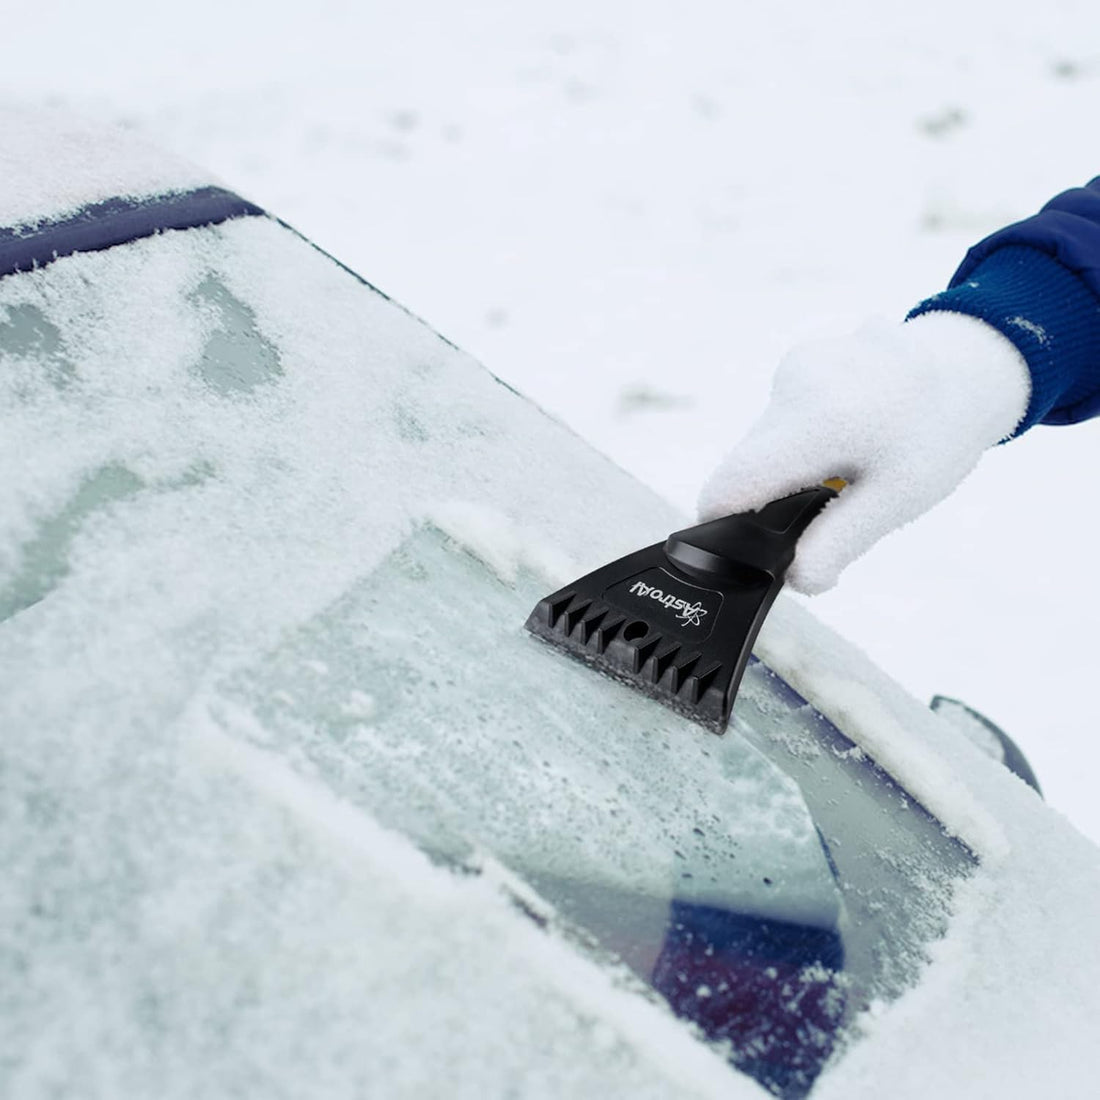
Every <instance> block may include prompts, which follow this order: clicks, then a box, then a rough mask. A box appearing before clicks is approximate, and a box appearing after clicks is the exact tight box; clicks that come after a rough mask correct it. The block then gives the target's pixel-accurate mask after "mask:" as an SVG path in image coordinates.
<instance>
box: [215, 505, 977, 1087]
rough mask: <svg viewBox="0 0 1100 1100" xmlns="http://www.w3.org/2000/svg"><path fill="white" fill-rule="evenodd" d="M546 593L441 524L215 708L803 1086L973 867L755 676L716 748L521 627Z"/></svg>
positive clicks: (789, 699) (934, 827) (825, 726)
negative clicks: (498, 572)
mask: <svg viewBox="0 0 1100 1100" xmlns="http://www.w3.org/2000/svg"><path fill="white" fill-rule="evenodd" d="M539 594H540V592H539V581H538V578H536V577H534V576H532V575H531V574H530V573H528V572H526V571H521V572H520V573H519V575H518V576H517V577H516V578H515V580H514V581H513V582H511V583H506V582H504V581H502V580H501V579H500V578H499V577H497V576H495V575H494V574H493V572H492V571H491V570H489V569H488V568H486V566H485V564H484V563H483V562H481V561H480V560H479V559H478V558H477V557H476V556H474V554H472V553H470V552H468V551H467V550H465V549H464V548H463V546H462V545H461V544H460V543H459V542H457V541H456V540H454V539H452V538H450V537H448V536H447V535H446V534H445V533H444V532H443V531H441V530H440V529H439V528H437V527H435V526H433V525H431V524H426V525H424V526H422V527H420V528H419V529H418V530H417V531H416V532H415V533H414V534H413V535H412V536H410V537H409V538H408V539H407V540H406V541H405V542H404V543H403V544H402V545H401V546H400V547H399V548H398V549H397V550H396V551H395V552H394V553H393V554H391V555H390V556H389V557H388V558H387V559H386V560H385V561H384V562H383V563H382V564H381V565H380V567H379V568H378V569H376V570H375V571H374V572H373V573H371V574H370V575H369V576H368V577H366V578H364V579H363V580H361V581H360V582H359V583H358V584H357V585H356V586H354V587H353V588H351V589H350V590H348V591H347V592H346V593H344V594H343V595H342V596H341V598H340V599H339V600H338V601H337V602H336V603H335V604H334V605H333V606H331V607H330V608H328V609H327V610H326V611H325V612H324V613H323V614H321V615H319V616H318V617H316V618H315V619H314V620H312V621H311V622H309V623H308V624H306V625H305V626H304V627H303V628H302V629H301V630H300V631H298V632H296V633H295V634H294V635H293V636H292V637H290V638H288V639H287V640H286V641H285V642H284V643H283V644H282V645H280V646H279V647H278V649H277V650H275V651H274V652H273V653H271V654H269V655H268V656H267V657H266V658H265V660H264V661H263V662H262V663H261V664H260V665H258V666H255V667H253V668H250V669H249V670H248V671H247V672H246V673H244V674H242V675H240V676H239V677H236V678H234V679H233V680H232V681H231V682H230V683H228V684H226V685H225V686H224V688H223V692H224V696H223V698H224V703H225V705H224V706H223V707H222V708H220V709H217V710H216V713H218V714H219V715H220V720H221V721H222V722H223V723H224V724H225V727H226V728H227V729H228V730H229V731H230V732H232V733H233V734H234V736H242V737H246V738H247V737H258V739H259V743H262V744H263V745H264V746H266V747H268V748H269V749H271V748H274V749H276V750H277V751H278V752H280V753H281V754H285V755H297V756H300V757H301V758H303V759H304V760H307V761H308V762H309V766H310V767H311V768H315V769H317V770H318V772H319V773H320V774H321V775H323V776H324V778H325V781H326V783H328V784H330V785H332V786H333V787H334V788H335V789H337V790H339V791H340V792H341V793H342V794H344V795H345V796H346V797H348V798H351V799H353V800H355V801H356V802H361V803H362V804H363V805H366V806H369V807H370V809H371V811H372V812H373V813H375V814H377V815H378V816H379V818H380V819H381V820H382V821H383V822H384V823H385V824H387V825H391V826H393V827H395V828H398V829H400V830H401V831H402V832H404V833H405V834H407V835H409V836H411V837H414V838H415V839H416V840H417V842H418V843H419V844H420V845H421V846H422V847H423V848H424V849H425V850H426V851H428V852H429V853H431V854H432V855H433V857H435V858H437V859H439V860H442V861H445V862H447V863H448V864H451V865H455V866H458V867H463V868H469V869H478V868H479V867H481V866H482V865H483V863H484V861H485V860H486V859H491V860H494V861H500V862H501V863H503V864H504V865H506V867H507V868H508V869H509V870H510V871H511V872H513V873H515V874H516V875H517V876H518V877H519V878H520V879H521V880H522V881H523V883H524V884H525V885H526V887H529V888H531V889H532V890H533V891H534V895H535V898H537V899H538V900H532V899H531V898H530V897H528V898H527V906H528V909H529V911H530V912H531V913H532V914H533V915H535V916H536V917H537V918H538V919H542V920H546V921H556V922H559V923H560V924H561V925H562V926H563V927H565V928H566V929H569V930H572V931H573V932H574V933H577V934H578V935H579V939H580V940H581V941H585V940H587V941H588V942H589V943H590V944H591V945H593V946H595V947H597V948H598V949H600V950H602V951H603V952H604V953H605V954H606V955H608V956H609V957H610V958H611V959H613V960H618V961H620V962H621V963H623V964H625V965H626V966H627V967H629V969H630V970H631V971H632V972H633V974H634V975H636V976H637V977H638V978H640V979H642V980H643V981H645V982H646V983H648V984H649V986H650V987H651V988H652V989H653V990H655V991H656V992H657V993H659V994H660V995H661V996H662V997H663V998H664V999H665V1000H666V1001H667V1003H668V1004H669V1005H670V1006H671V1007H672V1009H673V1010H674V1011H675V1012H676V1013H677V1014H678V1015H680V1016H683V1017H685V1018H687V1019H689V1020H691V1021H692V1022H693V1023H695V1024H696V1025H698V1026H699V1027H700V1028H701V1029H702V1031H703V1032H704V1034H706V1035H707V1036H708V1038H710V1039H712V1040H715V1041H719V1042H722V1043H724V1044H725V1045H726V1046H727V1048H728V1053H729V1057H730V1058H731V1060H732V1061H733V1062H734V1063H735V1064H737V1065H738V1066H739V1068H741V1069H742V1070H744V1071H746V1072H748V1073H751V1074H752V1075H753V1076H754V1077H756V1078H757V1079H758V1080H760V1081H761V1083H763V1084H765V1085H766V1086H768V1087H769V1088H770V1089H772V1090H773V1091H774V1092H776V1094H777V1095H781V1096H784V1097H797V1096H802V1095H805V1093H806V1091H807V1090H808V1088H809V1087H810V1086H811V1085H812V1083H813V1080H814V1078H815V1077H816V1075H817V1074H818V1073H819V1072H820V1070H821V1068H822V1067H823V1065H824V1064H825V1062H826V1061H827V1059H828V1058H829V1056H830V1055H831V1054H832V1052H833V1049H834V1047H835V1045H836V1042H837V1040H838V1038H839V1037H840V1035H841V1033H842V1030H843V1026H844V1024H845V1023H846V1022H847V1021H849V1020H850V1019H851V1018H852V1016H853V1015H854V1013H855V1012H856V1011H857V1010H858V1009H860V1008H864V1007H866V1006H867V1004H868V1003H869V1002H870V1001H871V1000H873V999H876V998H879V999H881V998H888V997H891V996H894V995H896V994H897V993H899V992H900V991H901V990H902V989H903V988H904V987H905V986H906V984H908V983H911V982H912V981H913V980H914V979H915V978H916V975H917V973H918V971H919V968H920V966H921V964H922V962H923V960H924V946H925V945H926V944H927V942H928V941H929V940H930V939H932V938H935V937H936V936H938V935H939V934H941V933H942V931H943V928H944V921H945V919H946V910H945V908H944V906H943V900H942V899H943V898H944V896H945V892H944V889H943V887H945V886H947V885H948V884H949V883H950V881H951V880H952V878H953V877H955V876H957V875H959V874H960V873H964V872H965V870H966V868H967V866H968V864H969V862H970V857H969V856H968V854H967V852H966V851H965V849H963V848H962V847H961V846H960V845H959V844H958V843H957V842H955V841H953V840H951V839H950V838H948V837H947V836H946V835H945V834H944V833H943V830H942V829H941V828H940V827H939V825H938V823H937V822H935V821H934V820H933V819H932V818H930V817H929V816H928V815H927V814H926V813H925V812H924V811H923V810H922V809H921V808H920V807H919V806H918V805H916V804H914V803H913V802H912V801H911V800H910V799H909V798H908V797H907V796H906V795H905V794H904V792H902V791H901V790H899V789H898V788H897V787H896V786H895V785H894V784H893V783H892V782H891V781H890V780H889V778H888V777H887V776H885V775H884V774H883V773H882V772H881V771H879V770H878V769H877V768H875V767H874V765H873V764H871V763H870V762H869V761H868V760H867V759H866V758H865V757H864V756H863V755H862V754H861V753H860V752H859V750H858V749H856V748H855V747H854V746H853V745H852V744H851V742H849V741H848V740H847V739H846V738H844V737H843V735H841V734H840V733H839V731H837V730H836V729H835V727H833V726H832V725H831V724H830V723H828V722H826V721H825V720H824V719H822V718H821V716H820V715H819V714H817V713H816V712H815V711H814V710H813V709H812V708H811V707H809V706H808V705H807V704H806V702H805V700H803V699H802V698H800V697H799V696H798V695H797V694H795V693H794V692H793V691H792V690H791V689H790V688H788V687H787V686H786V685H785V684H784V683H783V681H782V680H780V679H779V678H778V677H776V676H774V675H773V674H772V673H770V672H769V671H768V670H767V669H766V668H765V667H764V666H763V665H762V664H760V663H759V662H754V664H753V666H752V667H751V668H750V669H749V671H748V674H747V676H746V679H745V683H744V687H743V688H742V692H741V696H740V698H739V700H738V704H737V707H736V709H735V713H734V719H733V722H732V723H731V728H730V730H729V731H728V732H727V734H726V735H725V736H722V737H716V736H714V735H713V734H711V733H709V732H706V731H705V730H702V729H700V728H698V727H696V726H694V725H692V724H691V723H688V722H685V721H683V720H681V719H678V718H676V717H675V716H671V717H670V716H669V714H668V713H667V712H666V711H665V709H664V708H662V707H659V706H657V705H655V704H653V703H652V702H651V701H649V700H648V699H647V698H645V697H644V696H642V695H641V694H639V693H636V692H633V691H631V690H629V689H628V688H626V687H625V686H623V685H621V684H619V683H616V682H614V681H612V680H610V679H607V678H604V677H601V676H593V673H592V672H591V671H590V670H588V669H586V668H584V667H583V666H582V665H580V664H579V663H577V662H575V661H574V660H572V659H570V658H569V657H567V656H565V655H563V654H561V653H560V652H558V651H557V650H555V649H553V648H551V647H549V646H546V645H545V644H543V643H541V642H539V641H537V640H535V639H533V638H531V637H529V636H528V635H527V634H526V633H524V632H523V631H522V630H521V629H519V623H520V622H521V621H522V615H520V616H519V617H518V618H517V609H522V608H523V607H526V606H528V605H533V603H534V602H535V600H537V598H538V596H539ZM454 639H463V644H461V645H459V646H457V647H454V646H453V645H452V644H451V642H452V641H453V640H454ZM457 715H464V716H473V717H474V721H472V722H468V721H461V722H460V721H457V720H456V716H457ZM524 896H526V895H524Z"/></svg>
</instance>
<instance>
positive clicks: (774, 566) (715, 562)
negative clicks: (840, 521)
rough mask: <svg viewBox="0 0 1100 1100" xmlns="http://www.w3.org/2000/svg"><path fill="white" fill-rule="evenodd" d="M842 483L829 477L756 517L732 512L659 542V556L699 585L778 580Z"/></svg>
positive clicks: (774, 502)
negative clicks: (662, 547)
mask: <svg viewBox="0 0 1100 1100" xmlns="http://www.w3.org/2000/svg"><path fill="white" fill-rule="evenodd" d="M844 484H845V483H844V482H843V481H842V480H841V479H840V478H833V479H830V481H828V482H826V483H824V484H822V485H816V486H814V487H813V488H812V489H803V490H802V491H801V492H799V493H793V494H791V496H788V497H782V498H781V499H779V500H773V501H772V502H771V503H770V504H766V505H764V507H763V508H761V509H760V510H759V511H758V512H738V513H735V514H734V515H730V516H723V517H722V518H721V519H715V520H710V521H709V522H708V523H701V524H699V525H698V526H697V527H688V528H686V529H685V530H683V531H675V532H673V534H671V535H669V537H668V540H667V542H666V543H665V554H666V555H667V556H668V558H669V560H670V561H672V562H673V563H675V564H676V565H677V566H679V568H681V569H683V570H684V572H685V573H688V574H690V575H692V576H694V577H697V578H698V579H700V580H702V581H705V580H706V579H707V578H715V579H721V580H724V581H751V580H752V578H753V576H754V575H755V576H757V577H759V576H760V574H764V575H765V576H766V577H767V578H770V579H771V580H773V581H781V580H782V578H783V576H784V574H785V573H786V572H787V569H788V568H789V567H790V564H791V562H792V561H794V552H795V547H796V545H797V544H798V540H799V538H800V537H801V536H802V533H803V532H804V531H805V530H806V528H807V527H808V526H809V525H810V523H811V521H812V520H813V519H814V517H815V516H816V515H817V514H818V513H819V512H820V511H821V510H822V509H823V508H824V507H825V505H826V504H828V503H829V501H830V500H832V499H833V498H834V497H836V496H837V494H838V491H839V489H840V488H843V486H844ZM760 579H764V578H763V577H760Z"/></svg>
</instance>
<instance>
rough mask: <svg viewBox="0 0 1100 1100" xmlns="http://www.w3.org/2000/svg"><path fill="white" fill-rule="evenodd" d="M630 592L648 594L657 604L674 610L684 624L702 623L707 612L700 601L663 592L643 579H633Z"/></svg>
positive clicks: (698, 624) (638, 594) (641, 594)
mask: <svg viewBox="0 0 1100 1100" xmlns="http://www.w3.org/2000/svg"><path fill="white" fill-rule="evenodd" d="M630 594H631V595H632V596H648V597H649V598H650V599H651V600H656V601H657V602H658V603H659V604H663V605H664V606H665V607H667V608H668V609H669V611H675V612H676V618H677V619H679V620H680V622H682V623H684V624H685V625H688V626H702V625H703V616H704V615H705V614H706V613H707V609H706V608H705V607H704V606H703V605H702V604H701V603H689V602H688V601H687V600H682V599H680V598H679V597H677V596H673V595H671V594H669V593H666V592H663V591H662V590H661V589H660V588H654V587H653V586H652V585H649V584H646V583H645V581H635V582H634V583H633V584H632V585H631V586H630Z"/></svg>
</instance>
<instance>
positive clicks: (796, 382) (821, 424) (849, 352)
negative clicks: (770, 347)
mask: <svg viewBox="0 0 1100 1100" xmlns="http://www.w3.org/2000/svg"><path fill="white" fill-rule="evenodd" d="M1030 392H1031V376H1030V374H1029V373H1028V369H1027V364H1026V362H1025V361H1024V358H1023V356H1022V355H1021V354H1020V352H1019V351H1018V350H1017V349H1016V347H1015V345H1013V344H1012V342H1011V341H1010V340H1008V339H1007V338H1006V337H1005V336H1003V335H1002V334H1001V333H1000V332H998V331H997V330H996V329H995V328H993V327H992V326H991V325H987V324H986V323H985V322H984V321H980V320H978V319H976V318H974V317H970V316H966V315H964V314H960V313H947V312H933V313H925V314H922V315H920V316H919V317H916V318H914V319H913V320H912V321H908V322H906V323H905V324H901V325H898V324H890V323H887V322H882V321H879V322H872V323H870V324H868V325H866V326H865V327H863V328H862V329H860V330H859V331H858V332H856V333H854V334H852V335H851V336H847V337H843V338H841V339H833V340H825V341H821V342H820V343H812V344H805V345H802V346H800V347H797V348H795V349H794V350H793V351H791V352H789V353H788V354H787V356H786V357H785V358H784V359H783V361H782V362H781V363H780V364H779V367H778V368H777V370H776V372H775V377H774V379H773V381H772V392H771V400H770V402H769V404H768V406H767V408H766V409H765V410H764V413H763V415H762V416H761V417H760V419H759V420H758V421H757V422H756V423H755V424H754V425H753V427H752V428H751V429H750V430H749V432H748V434H747V435H746V436H745V437H744V438H743V439H742V440H741V442H740V443H738V444H737V446H735V447H734V449H733V450H732V451H731V452H730V453H729V454H728V455H727V456H726V458H725V459H724V460H723V461H722V462H721V463H720V465H719V466H718V468H717V469H716V470H715V471H714V472H713V473H712V474H711V476H710V478H709V479H708V481H707V482H706V484H705V485H704V486H703V491H702V493H701V495H700V498H699V512H700V516H701V518H703V519H713V518H715V517H717V516H721V515H727V514H729V513H730V512H743V511H748V510H750V509H757V508H760V507H762V506H763V505H764V504H767V503H768V501H770V500H774V499H775V498H777V497H781V496H786V495H787V494H788V493H793V492H796V491H797V490H799V489H805V488H808V487H809V486H811V485H818V484H820V483H821V482H822V481H824V480H826V479H827V478H833V477H841V478H843V479H844V480H845V481H846V482H848V486H847V488H846V489H844V491H843V492H842V493H841V494H840V496H839V497H837V499H835V500H833V501H831V502H830V503H829V505H828V506H827V507H826V509H825V511H824V512H822V514H821V515H820V516H818V517H817V519H815V520H814V521H813V523H812V524H810V527H809V529H808V530H807V531H806V533H805V534H804V535H803V536H802V538H801V540H800V541H799V544H798V551H797V553H796V555H795V560H794V564H793V565H792V566H791V568H790V571H789V572H788V574H787V582H788V583H789V584H790V585H791V587H793V588H795V589H796V590H797V591H799V592H804V593H806V594H807V595H813V594H816V593H819V592H824V591H826V590H827V589H829V588H832V586H833V585H834V584H835V583H836V581H837V578H838V577H839V576H840V573H841V572H842V571H843V570H844V569H845V568H846V567H847V566H848V565H849V564H851V562H853V561H855V559H856V558H858V557H860V555H862V554H864V553H865V552H866V551H867V550H869V549H870V548H871V547H872V546H873V545H874V544H875V543H876V542H878V540H879V539H880V538H882V536H883V535H885V534H887V533H888V532H890V531H892V530H894V529H895V528H897V527H901V526H903V525H904V524H906V523H909V522H910V521H911V520H914V519H916V518H917V516H919V515H921V514H923V513H924V512H926V511H927V510H928V509H929V508H931V507H932V506H933V505H934V504H937V503H938V502H939V501H941V500H943V499H944V497H946V496H948V495H949V494H950V493H951V492H952V491H953V490H954V489H955V487H956V486H957V485H958V484H959V483H960V482H961V481H962V480H963V478H965V477H966V475H967V474H968V473H970V471H971V470H972V469H973V468H974V466H975V465H976V464H977V462H978V459H979V458H980V457H981V455H982V452H983V451H985V450H986V448H987V447H990V446H991V445H992V444H994V443H997V442H998V441H999V440H1002V439H1004V438H1006V437H1007V436H1009V435H1011V433H1012V431H1013V429H1014V428H1015V427H1016V425H1017V424H1018V423H1019V422H1020V420H1021V419H1022V418H1023V416H1024V413H1025V412H1026V410H1027V403H1028V399H1029V397H1030Z"/></svg>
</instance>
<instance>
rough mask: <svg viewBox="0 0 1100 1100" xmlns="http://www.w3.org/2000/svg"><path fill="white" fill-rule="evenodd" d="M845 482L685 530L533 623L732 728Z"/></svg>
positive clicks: (604, 665)
mask: <svg viewBox="0 0 1100 1100" xmlns="http://www.w3.org/2000/svg"><path fill="white" fill-rule="evenodd" d="M843 486H844V482H843V481H842V480H841V479H840V478H834V479H832V480H830V481H827V482H825V483H824V484H822V485H818V486H815V487H814V488H811V489H804V490H803V491H801V492H798V493H794V494H792V495H791V496H788V497H783V498H782V499H780V500H774V501H772V502H771V503H770V504H767V505H765V506H764V507H763V508H761V509H760V510H759V511H758V512H739V513H737V514H735V515H730V516H724V517H722V518H721V519H716V520H711V521H710V522H708V523H701V524H699V525H698V526H696V527H689V528H686V529H685V530H683V531H675V532H674V533H673V534H671V535H669V536H668V538H667V539H666V540H665V541H664V542H663V543H662V542H658V543H655V544H654V545H653V546H647V547H646V548H645V549H644V550H636V551H635V552H634V553H632V554H627V556H626V557H624V558H620V559H619V560H618V561H614V562H611V563H610V564H608V565H604V566H602V567H601V568H599V569H597V570H595V572H592V573H589V574H587V575H586V576H583V577H581V578H580V579H579V580H576V581H574V582H573V583H572V584H570V585H567V586H566V587H565V588H562V589H559V590H558V591H557V592H554V593H552V594H551V595H549V596H547V597H545V599H542V600H540V601H539V602H538V604H536V606H535V609H534V610H533V611H532V612H531V614H530V616H529V617H528V619H527V629H528V630H530V631H531V632H532V633H533V634H536V635H538V637H540V638H545V639H546V640H547V641H548V642H551V643H552V644H554V645H556V646H559V647H560V648H562V649H564V650H566V651H567V652H568V653H570V654H572V655H574V656H576V657H579V658H581V659H582V660H584V661H587V662H588V663H589V664H590V665H592V666H593V667H594V668H597V669H599V670H601V671H602V672H606V673H609V674H611V675H612V676H614V677H616V678H618V679H620V680H624V681H626V682H627V683H628V684H630V685H631V686H633V687H636V688H639V689H640V690H642V691H644V692H646V693H647V694H649V695H652V696H654V697H655V698H657V699H660V700H661V701H662V702H665V703H668V704H669V705H671V706H672V707H674V708H675V709H676V710H678V711H680V712H682V713H683V714H686V715H687V716H688V717H689V718H692V719H694V720H695V721H697V722H700V723H702V724H703V725H704V726H706V727H707V728H709V729H712V730H714V731H715V732H716V733H722V732H723V731H724V730H725V728H726V723H727V722H728V721H729V716H730V711H731V710H732V709H733V700H734V697H735V696H736V694H737V688H738V686H739V685H740V683H741V676H742V674H743V673H744V671H745V666H746V665H747V664H748V660H749V655H750V653H751V651H752V646H753V643H754V642H755V641H756V636H757V634H758V633H759V631H760V627H761V625H762V624H763V622H764V618H765V617H766V615H767V614H768V611H769V610H770V608H771V606H772V604H773V603H774V601H775V598H776V596H778V595H779V590H780V589H781V588H782V587H783V579H784V577H785V575H786V572H787V569H788V567H789V566H790V564H791V562H792V561H793V560H794V551H795V545H796V544H797V542H798V539H799V537H800V536H801V534H802V533H803V531H805V530H806V528H807V526H809V524H810V522H811V520H813V518H814V517H815V516H816V515H817V514H818V513H819V512H820V511H821V509H822V508H824V507H825V505H826V504H828V502H829V501H830V500H832V498H833V497H835V496H836V495H837V493H838V492H839V491H840V489H842V488H843Z"/></svg>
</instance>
